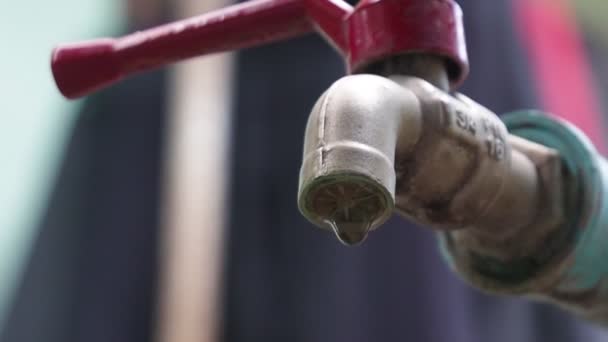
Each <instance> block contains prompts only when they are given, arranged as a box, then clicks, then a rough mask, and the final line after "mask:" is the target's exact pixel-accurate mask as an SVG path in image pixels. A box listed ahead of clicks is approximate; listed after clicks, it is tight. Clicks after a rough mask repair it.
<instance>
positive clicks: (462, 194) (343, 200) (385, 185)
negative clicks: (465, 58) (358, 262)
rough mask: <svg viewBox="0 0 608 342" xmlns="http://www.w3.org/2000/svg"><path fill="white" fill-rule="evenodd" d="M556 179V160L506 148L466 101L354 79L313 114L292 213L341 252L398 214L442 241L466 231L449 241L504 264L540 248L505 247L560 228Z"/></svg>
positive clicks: (410, 84)
mask: <svg viewBox="0 0 608 342" xmlns="http://www.w3.org/2000/svg"><path fill="white" fill-rule="evenodd" d="M559 170H560V162H559V155H558V154H557V152H555V151H554V150H551V149H549V148H546V147H543V146H540V145H537V144H534V143H532V142H529V141H527V140H523V139H519V138H516V137H512V136H510V135H509V134H508V132H507V130H506V128H505V126H504V124H503V123H502V122H501V121H500V119H499V118H498V117H497V116H496V115H495V114H494V113H492V112H491V111H489V110H488V109H486V108H484V107H483V106H481V105H479V104H477V103H475V102H474V101H472V100H470V99H468V98H466V97H465V96H463V95H460V94H455V95H450V94H448V93H446V92H445V91H443V90H441V89H439V88H437V87H435V86H433V85H432V84H431V83H429V82H427V81H425V80H423V79H421V78H417V77H412V76H391V77H381V76H375V75H368V74H361V75H354V76H347V77H344V78H342V79H340V80H338V81H337V82H335V83H334V84H333V85H332V86H331V87H330V88H329V89H328V90H327V91H326V92H325V93H324V94H323V95H322V96H321V98H320V99H319V100H318V102H317V103H316V105H315V106H314V108H313V110H312V113H311V115H310V118H309V121H308V124H307V127H306V133H305V143H304V158H303V163H302V168H301V172H300V184H299V194H298V205H299V207H300V210H301V211H302V213H303V214H304V215H305V216H306V217H307V218H308V219H309V220H310V221H311V222H313V223H314V224H315V225H317V226H319V227H321V228H324V229H330V230H333V231H335V232H336V234H337V235H338V237H339V238H340V240H341V241H343V242H344V243H347V244H356V243H358V242H361V241H362V240H363V239H364V238H365V236H366V235H367V233H368V231H371V230H374V229H376V228H377V227H379V226H380V225H381V224H382V223H383V222H384V221H386V220H387V219H388V218H389V217H390V216H391V214H392V213H393V211H396V212H398V213H400V214H402V215H404V216H406V217H407V218H408V219H410V220H412V221H414V222H417V223H420V224H422V225H425V226H429V227H432V228H435V229H437V230H442V231H456V230H459V229H463V228H467V229H466V230H463V232H466V234H458V233H456V234H455V235H454V238H456V239H459V240H461V241H462V242H463V243H467V244H472V245H475V246H476V248H479V249H480V251H484V252H487V253H490V255H492V256H495V257H498V258H511V257H515V255H519V254H522V253H524V250H526V251H529V248H533V246H531V245H533V244H536V243H539V241H540V240H539V239H542V237H539V239H534V238H529V237H528V238H527V239H525V240H526V241H529V242H528V244H531V245H530V246H510V247H509V248H508V250H507V251H505V248H506V247H505V243H504V242H505V241H509V240H511V239H515V237H514V236H516V235H519V233H520V232H521V231H522V230H524V229H525V228H526V227H530V226H531V225H539V224H541V225H542V226H543V227H545V228H543V229H536V230H535V231H538V234H539V235H542V236H544V235H545V234H549V233H550V231H552V229H553V228H554V227H555V226H556V224H557V223H558V222H559V221H560V217H559V215H560V213H561V211H560V210H553V209H554V208H556V207H558V209H559V206H560V205H561V200H560V196H555V194H560V193H561V191H560V189H561V188H559V186H561V179H560V178H559V177H560V171H559ZM548 184H551V186H548ZM556 187H557V188H556ZM549 192H550V194H549ZM552 208H553V209H552ZM528 234H529V232H528ZM506 245H508V244H506ZM486 246H492V248H486ZM496 246H498V248H496ZM486 249H487V250H486Z"/></svg>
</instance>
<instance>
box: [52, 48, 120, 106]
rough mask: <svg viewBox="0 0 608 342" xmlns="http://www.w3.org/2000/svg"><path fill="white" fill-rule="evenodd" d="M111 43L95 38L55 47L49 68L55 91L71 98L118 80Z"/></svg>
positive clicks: (115, 59)
mask: <svg viewBox="0 0 608 342" xmlns="http://www.w3.org/2000/svg"><path fill="white" fill-rule="evenodd" d="M114 44H115V41H114V40H113V39H97V40H92V41H88V42H81V43H77V44H65V45H60V46H58V47H57V48H55V49H54V50H53V57H52V59H51V69H52V71H53V77H54V78H55V82H56V83H57V87H58V88H59V91H61V93H62V94H63V95H64V96H65V97H67V98H70V99H73V98H77V97H79V96H82V95H85V94H87V93H90V92H93V91H95V90H97V89H100V88H102V87H104V86H105V85H108V84H111V83H113V82H116V81H118V80H119V79H121V78H122V77H123V73H122V71H121V66H120V63H119V61H118V60H117V58H116V54H115V53H114Z"/></svg>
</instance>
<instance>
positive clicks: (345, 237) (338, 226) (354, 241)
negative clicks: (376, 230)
mask: <svg viewBox="0 0 608 342" xmlns="http://www.w3.org/2000/svg"><path fill="white" fill-rule="evenodd" d="M327 223H328V224H329V225H330V226H331V228H332V229H333V231H334V233H336V236H337V237H338V239H339V240H340V242H342V243H343V244H345V245H347V246H355V245H358V244H360V243H361V242H363V241H364V240H365V238H366V237H367V234H368V233H369V230H370V228H371V226H372V223H371V222H367V221H363V222H337V221H327Z"/></svg>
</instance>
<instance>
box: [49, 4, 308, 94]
mask: <svg viewBox="0 0 608 342" xmlns="http://www.w3.org/2000/svg"><path fill="white" fill-rule="evenodd" d="M312 30H313V25H312V23H311V21H310V20H309V19H308V16H307V12H306V9H305V7H304V5H303V3H302V1H300V0H254V1H249V2H245V3H243V4H239V5H234V6H230V7H227V8H223V9H220V10H217V11H213V12H210V13H207V14H203V15H201V16H198V17H194V18H190V19H186V20H183V21H178V22H175V23H171V24H167V25H163V26H160V27H157V28H154V29H150V30H147V31H142V32H137V33H134V34H131V35H128V36H125V37H123V38H117V39H97V40H92V41H88V42H81V43H76V44H66V45H61V46H58V47H57V48H55V50H54V51H53V56H52V62H51V67H52V70H53V76H54V77H55V82H56V83H57V86H58V88H59V90H60V91H61V93H62V94H63V95H65V96H66V97H67V98H76V97H80V96H84V95H87V94H89V93H91V92H93V91H95V90H98V89H100V88H102V87H104V86H107V85H109V84H112V83H114V82H116V81H118V80H120V79H122V78H123V77H125V76H126V75H128V74H132V73H135V72H140V71H145V70H150V69H154V68H156V67H159V66H162V65H164V64H168V63H173V62H176V61H179V60H183V59H187V58H191V57H195V56H200V55H204V54H211V53H215V52H223V51H229V50H234V49H242V48H247V47H252V46H256V45H262V44H265V43H270V42H274V41H278V40H282V39H287V38H291V37H294V36H297V35H300V34H304V33H307V32H310V31H312Z"/></svg>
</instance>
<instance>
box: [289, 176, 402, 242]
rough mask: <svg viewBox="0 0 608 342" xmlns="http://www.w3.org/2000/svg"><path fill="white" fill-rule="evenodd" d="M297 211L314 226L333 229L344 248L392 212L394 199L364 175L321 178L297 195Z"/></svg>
mask: <svg viewBox="0 0 608 342" xmlns="http://www.w3.org/2000/svg"><path fill="white" fill-rule="evenodd" d="M299 205H300V210H301V211H302V213H303V214H304V216H305V217H307V218H308V219H309V220H310V221H311V222H313V223H315V224H316V225H317V226H319V227H322V228H325V229H328V230H333V231H334V233H335V234H336V236H337V237H338V239H339V240H340V241H341V242H342V243H344V244H345V245H349V246H354V245H358V244H360V243H361V242H363V241H364V240H365V238H366V237H367V235H368V233H369V232H370V231H371V230H373V229H375V228H376V227H378V226H380V225H381V224H382V223H384V221H386V220H387V219H388V217H390V215H391V213H392V211H393V206H394V204H393V200H392V197H391V195H390V193H388V191H386V189H384V188H383V187H382V186H380V185H379V184H377V183H376V182H374V181H373V180H371V179H369V178H368V177H366V176H362V175H356V174H342V173H337V174H332V175H326V176H320V177H317V178H315V179H313V180H312V181H311V182H310V183H309V184H308V185H305V186H304V188H303V189H302V191H301V193H300V200H299Z"/></svg>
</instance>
